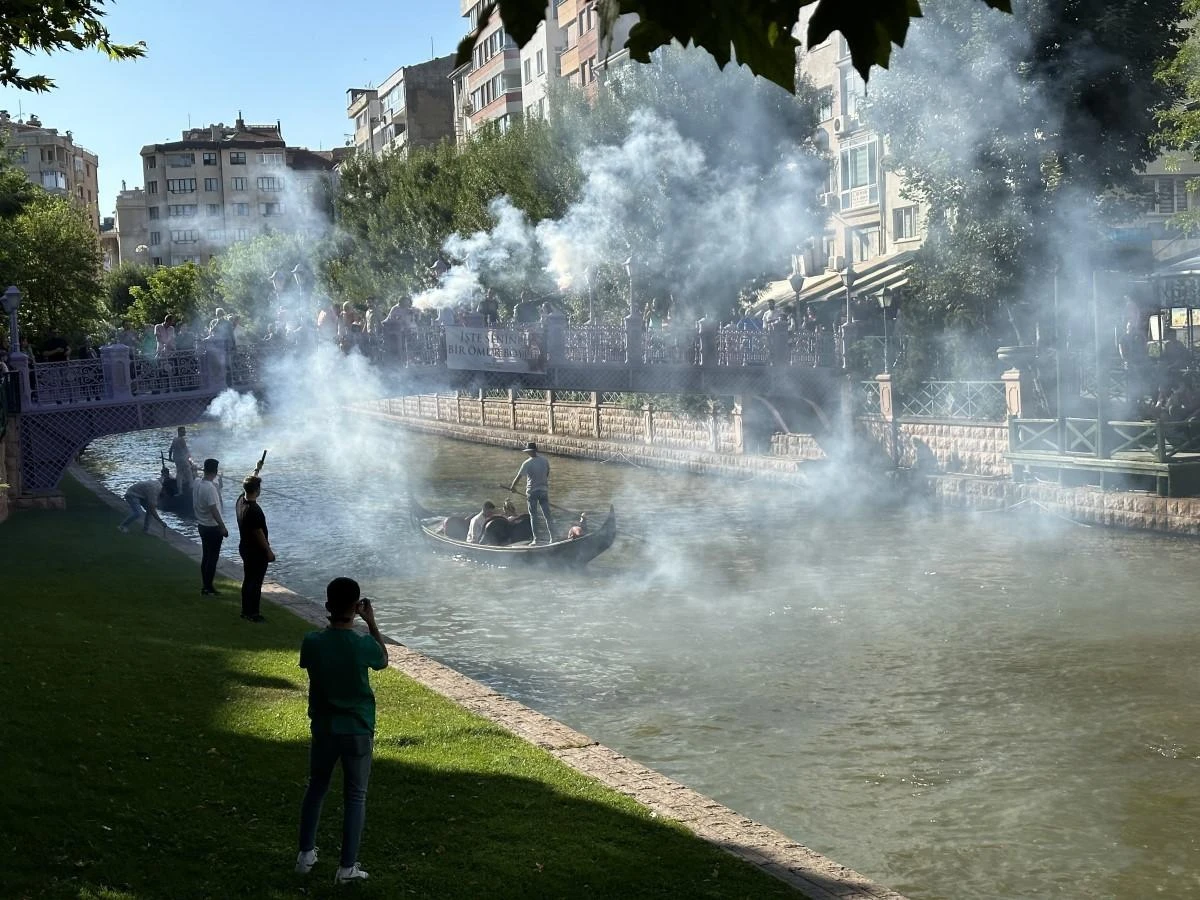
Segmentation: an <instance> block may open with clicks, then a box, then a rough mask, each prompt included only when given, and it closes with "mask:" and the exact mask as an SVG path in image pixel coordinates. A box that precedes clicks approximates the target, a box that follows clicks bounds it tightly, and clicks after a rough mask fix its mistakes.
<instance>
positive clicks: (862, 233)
mask: <svg viewBox="0 0 1200 900" xmlns="http://www.w3.org/2000/svg"><path fill="white" fill-rule="evenodd" d="M850 241H851V248H852V251H853V254H854V256H853V259H854V262H865V261H866V260H868V259H874V258H875V257H876V256H878V255H879V226H878V225H876V226H874V227H872V228H855V229H854V230H853V231H852V232H850Z"/></svg>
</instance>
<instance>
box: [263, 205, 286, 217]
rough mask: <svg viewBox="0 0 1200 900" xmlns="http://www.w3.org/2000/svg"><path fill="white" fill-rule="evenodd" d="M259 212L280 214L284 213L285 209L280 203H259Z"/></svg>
mask: <svg viewBox="0 0 1200 900" xmlns="http://www.w3.org/2000/svg"><path fill="white" fill-rule="evenodd" d="M258 214H259V215H260V216H280V215H283V210H282V209H281V208H280V205H279V204H278V203H260V204H258Z"/></svg>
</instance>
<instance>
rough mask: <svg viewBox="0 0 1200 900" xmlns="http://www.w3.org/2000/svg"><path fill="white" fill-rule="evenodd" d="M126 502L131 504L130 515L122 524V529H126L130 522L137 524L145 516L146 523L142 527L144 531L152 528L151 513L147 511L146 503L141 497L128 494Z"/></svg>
mask: <svg viewBox="0 0 1200 900" xmlns="http://www.w3.org/2000/svg"><path fill="white" fill-rule="evenodd" d="M125 502H126V503H128V504H129V515H128V516H126V517H125V521H124V522H122V523H121V527H122V528H124V527H125V526H126V525H128V524H129V523H130V522H136V521H137V520H138V519H140V518H141V517H142V516H143V515H145V516H146V522H145V524H144V525H142V531H148V530H149V528H150V511H149V510H148V509H146V501H145V500H143V499H142V498H141V497H134V496H132V495H130V494H126V495H125Z"/></svg>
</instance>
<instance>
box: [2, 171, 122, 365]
mask: <svg viewBox="0 0 1200 900" xmlns="http://www.w3.org/2000/svg"><path fill="white" fill-rule="evenodd" d="M100 272H101V256H100V245H99V242H98V241H97V240H96V234H95V232H93V231H92V228H91V225H90V224H89V223H88V220H87V218H86V216H85V215H84V213H83V212H82V211H81V210H80V209H79V208H78V207H76V206H75V205H74V204H73V203H72V202H71V201H70V200H67V199H65V198H63V197H53V196H50V195H49V194H47V193H45V192H44V191H40V190H39V191H38V192H37V195H36V196H35V197H34V198H33V199H32V200H31V201H30V202H29V203H27V204H26V205H25V207H24V208H23V209H22V210H21V211H20V212H18V213H17V214H16V215H14V216H9V217H7V218H2V219H0V284H15V285H16V286H17V287H19V288H20V289H21V292H22V294H23V301H22V303H21V309H20V313H19V314H20V323H21V333H22V335H23V336H26V337H28V338H29V340H30V343H31V344H33V345H34V346H35V347H36V346H37V345H38V344H39V343H40V342H42V341H44V340H45V339H46V338H48V337H49V336H50V335H51V334H55V333H57V334H60V335H63V336H64V337H68V338H74V337H81V336H82V335H85V334H91V333H92V332H94V331H95V330H96V329H98V328H100V327H101V326H102V324H103V322H104V319H105V315H104V313H105V310H104V306H103V302H102V299H101V296H102V294H101V283H100Z"/></svg>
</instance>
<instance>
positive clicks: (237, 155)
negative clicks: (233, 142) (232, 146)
mask: <svg viewBox="0 0 1200 900" xmlns="http://www.w3.org/2000/svg"><path fill="white" fill-rule="evenodd" d="M229 164H230V165H231V166H244V165H245V164H246V154H245V153H243V152H242V151H241V150H230V151H229Z"/></svg>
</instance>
